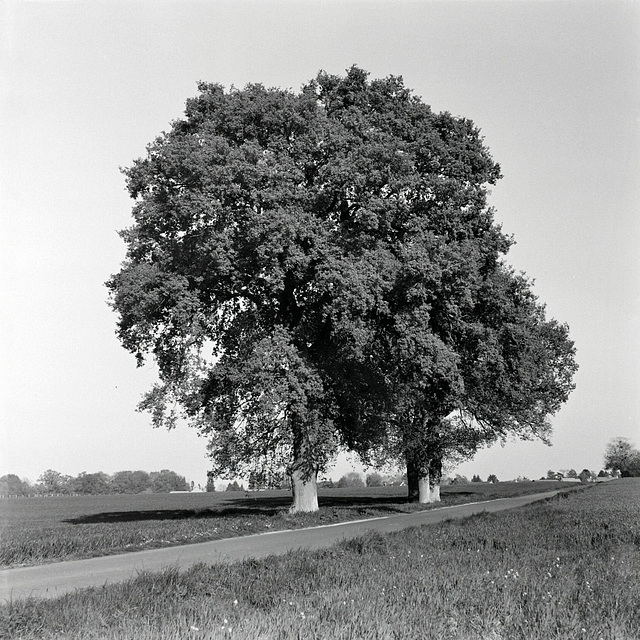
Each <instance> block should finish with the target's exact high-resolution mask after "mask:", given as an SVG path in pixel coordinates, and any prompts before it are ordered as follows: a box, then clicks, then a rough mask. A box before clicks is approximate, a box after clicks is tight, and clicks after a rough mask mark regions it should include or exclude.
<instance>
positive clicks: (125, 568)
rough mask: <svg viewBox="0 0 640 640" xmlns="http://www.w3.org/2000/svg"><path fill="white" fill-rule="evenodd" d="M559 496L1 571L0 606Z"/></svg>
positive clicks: (552, 493)
mask: <svg viewBox="0 0 640 640" xmlns="http://www.w3.org/2000/svg"><path fill="white" fill-rule="evenodd" d="M558 493H559V491H548V492H546V493H536V494H532V495H527V496H518V497H515V498H500V499H498V500H487V501H485V502H473V503H470V504H463V505H455V506H451V507H441V508H437V509H430V510H427V511H418V512H415V513H408V514H400V515H394V516H384V517H381V518H373V519H368V520H356V521H352V522H344V523H338V524H331V525H325V526H321V527H311V528H308V529H295V530H288V531H273V532H269V533H258V534H254V535H250V536H243V537H238V538H226V539H224V540H213V541H211V542H199V543H195V544H188V545H182V546H178V547H168V548H165V549H150V550H147V551H135V552H130V553H121V554H118V555H111V556H102V557H99V558H89V559H87V560H67V561H64V562H55V563H52V564H45V565H38V566H33V567H18V568H15V569H2V570H0V602H1V603H4V602H7V601H10V600H17V599H18V598H26V597H29V596H33V597H37V598H55V597H58V596H61V595H64V594H65V593H69V592H72V591H75V590H76V589H82V588H85V587H100V586H103V585H106V584H113V583H116V582H123V581H125V580H128V579H130V578H134V577H135V576H136V575H138V574H139V573H140V572H142V571H161V570H162V569H166V568H168V567H175V568H178V569H187V568H188V567H190V566H192V565H194V564H198V563H207V564H215V563H220V562H237V561H240V560H245V559H248V558H265V557H267V556H270V555H279V554H284V553H287V552H289V551H295V550H297V549H321V548H324V547H329V546H331V545H332V544H335V543H336V542H339V541H340V540H344V539H347V538H356V537H358V536H361V535H363V534H365V533H367V532H368V531H378V532H380V533H388V532H391V531H400V530H401V529H406V528H407V527H414V526H419V525H426V524H434V523H437V522H442V521H444V520H449V519H454V518H456V519H457V518H466V517H468V516H472V515H474V514H477V513H482V512H496V511H503V510H505V509H513V508H515V507H521V506H524V505H526V504H530V503H532V502H536V501H538V500H544V499H546V498H551V497H552V496H555V495H556V494H558Z"/></svg>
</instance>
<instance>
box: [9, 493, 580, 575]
mask: <svg viewBox="0 0 640 640" xmlns="http://www.w3.org/2000/svg"><path fill="white" fill-rule="evenodd" d="M571 488H575V485H568V484H567V483H562V482H500V483H497V484H487V483H470V484H463V485H451V486H446V487H443V488H442V502H441V503H437V504H435V505H417V504H410V503H408V502H407V498H406V491H407V489H406V487H376V488H364V489H321V490H320V491H319V502H320V511H319V512H318V513H313V514H296V515H290V514H289V513H288V507H289V505H290V503H291V494H290V492H288V491H264V492H235V491H230V492H221V493H181V494H138V495H98V496H61V497H43V498H11V499H5V500H0V567H10V566H25V565H33V564H43V563H46V562H55V561H60V560H71V559H78V558H90V557H95V556H101V555H109V554H114V553H123V552H127V551H141V550H144V549H157V548H161V547H168V546H176V545H182V544H189V543H194V542H204V541H208V540H220V539H224V538H231V537H236V536H242V535H250V534H254V533H263V532H267V531H280V530H283V529H299V528H304V527H311V526H317V525H323V524H333V523H336V522H347V521H350V520H361V519H364V518H375V517H381V516H388V515H394V514H399V513H411V512H413V511H416V510H422V509H425V508H433V507H434V506H435V507H440V506H451V505H456V504H463V503H467V502H475V501H478V500H492V499H496V498H506V497H511V496H519V495H527V494H530V493H541V492H544V491H552V490H554V489H567V490H569V489H571Z"/></svg>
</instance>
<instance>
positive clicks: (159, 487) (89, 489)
mask: <svg viewBox="0 0 640 640" xmlns="http://www.w3.org/2000/svg"><path fill="white" fill-rule="evenodd" d="M192 488H193V483H191V485H189V483H187V481H186V479H185V478H184V476H180V475H178V474H177V473H176V472H175V471H170V470H169V469H162V471H152V472H151V473H147V472H146V471H117V472H116V473H114V474H113V475H111V476H110V475H108V474H106V473H103V472H102V471H98V472H97V473H87V472H85V471H83V472H82V473H80V474H79V475H78V476H76V477H73V476H69V475H63V474H62V473H60V472H59V471H54V470H53V469H48V470H47V471H45V472H44V473H43V474H42V475H41V476H40V477H39V478H38V480H37V482H36V484H32V483H31V482H30V481H29V480H27V479H20V478H19V477H18V476H17V475H15V474H13V473H9V474H7V475H4V476H2V477H0V496H32V495H43V496H47V495H77V494H80V495H102V494H114V493H169V492H170V491H190V490H191V489H192Z"/></svg>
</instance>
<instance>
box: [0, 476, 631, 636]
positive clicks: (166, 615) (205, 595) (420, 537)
mask: <svg viewBox="0 0 640 640" xmlns="http://www.w3.org/2000/svg"><path fill="white" fill-rule="evenodd" d="M638 513H640V481H639V480H635V479H627V480H620V481H616V482H612V483H609V484H606V485H600V486H597V487H594V488H593V489H589V490H587V491H584V492H578V493H573V494H570V495H569V496H567V497H562V498H559V499H554V500H552V501H547V502H544V503H539V504H535V505H531V506H529V507H525V508H522V509H518V510H515V511H510V512H502V513H499V514H483V515H480V516H474V517H472V518H470V519H467V520H464V521H450V522H445V523H442V524H440V525H432V526H425V527H421V528H414V529H409V530H406V531H403V532H400V533H397V534H391V535H385V536H381V535H376V534H370V535H367V536H365V537H362V538H358V539H356V540H352V541H349V542H344V543H342V544H340V545H338V546H336V547H333V548H331V549H328V550H325V551H320V552H304V553H296V554H289V555H287V556H283V557H272V558H268V559H266V560H263V561H250V562H244V563H239V564H235V565H226V566H221V565H218V566H204V565H200V566H197V567H194V568H193V569H191V570H189V571H187V572H185V573H178V572H175V571H166V572H164V573H160V574H144V575H141V576H139V577H138V578H137V579H135V580H132V581H129V582H127V583H125V584H122V585H113V586H109V587H105V588H102V589H92V590H86V591H82V592H79V593H77V594H73V595H68V596H64V597H63V598H60V599H59V600H55V601H35V600H32V601H26V602H16V603H13V604H10V605H7V606H5V607H3V608H0V635H2V634H4V636H3V637H7V638H24V639H25V640H29V639H32V638H43V639H49V638H57V639H60V638H77V639H79V640H84V639H86V638H104V639H105V640H111V639H129V638H131V639H133V638H136V639H140V640H151V639H153V640H156V639H158V638H160V639H165V638H167V639H170V638H189V639H190V638H193V639H204V638H207V639H223V638H224V639H227V638H241V639H245V638H251V639H256V640H258V639H263V640H267V639H268V640H276V639H283V640H288V639H289V638H305V639H307V638H310V639H312V638H316V639H323V640H324V639H326V640H329V639H331V640H334V639H336V640H340V639H347V638H348V639H353V638H357V639H363V640H364V639H372V640H373V639H379V640H387V639H389V640H390V639H398V640H404V639H407V640H409V639H411V640H415V639H424V640H430V639H438V640H440V639H451V640H480V639H482V640H506V639H509V640H582V639H585V640H638V638H640V617H639V615H638V612H639V611H640V581H639V580H638V576H639V575H640V522H639V521H638Z"/></svg>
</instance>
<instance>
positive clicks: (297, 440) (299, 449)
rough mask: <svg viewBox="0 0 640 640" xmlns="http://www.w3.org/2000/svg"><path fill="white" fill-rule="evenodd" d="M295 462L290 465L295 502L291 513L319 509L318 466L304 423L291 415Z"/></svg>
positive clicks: (290, 509) (290, 510)
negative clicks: (314, 459) (312, 453)
mask: <svg viewBox="0 0 640 640" xmlns="http://www.w3.org/2000/svg"><path fill="white" fill-rule="evenodd" d="M291 430H292V432H293V464H292V465H291V467H289V477H290V478H291V491H292V492H293V503H292V504H291V507H290V508H289V513H301V512H305V511H318V466H317V464H314V463H313V462H312V461H313V457H312V456H311V451H310V445H309V440H308V436H307V433H306V430H305V428H304V423H303V421H302V420H300V419H299V418H298V417H297V416H295V415H293V416H292V417H291Z"/></svg>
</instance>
